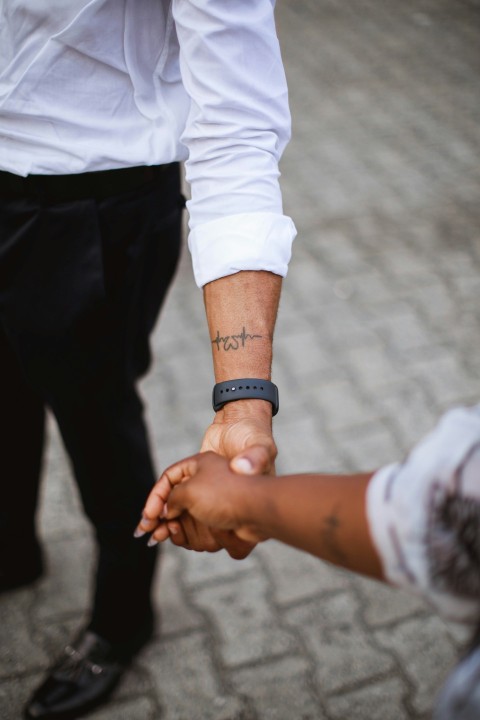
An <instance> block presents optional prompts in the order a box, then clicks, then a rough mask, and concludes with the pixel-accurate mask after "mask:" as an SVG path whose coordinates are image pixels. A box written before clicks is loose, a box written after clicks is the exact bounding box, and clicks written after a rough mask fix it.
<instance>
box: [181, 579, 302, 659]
mask: <svg viewBox="0 0 480 720" xmlns="http://www.w3.org/2000/svg"><path fill="white" fill-rule="evenodd" d="M268 593H269V588H268V586H267V583H266V580H265V577H264V576H263V574H261V573H258V572H257V573H249V574H244V575H241V576H239V577H238V578H236V579H235V580H232V581H230V582H225V583H222V584H221V585H215V586H209V587H205V588H201V589H199V590H197V592H196V593H195V597H194V603H195V605H198V607H200V608H201V609H202V610H203V611H204V612H205V613H206V614H207V615H208V617H209V619H210V622H211V623H213V625H214V628H215V632H216V633H217V634H218V638H219V653H220V655H221V658H222V661H223V663H224V664H225V665H227V666H229V667H232V666H237V665H242V664H245V663H251V662H255V661H258V660H260V659H261V658H262V657H270V656H275V655H282V654H285V653H287V652H292V650H293V649H294V648H295V646H296V640H295V638H294V636H293V635H292V634H291V633H289V632H288V631H287V630H285V629H284V628H283V627H281V626H280V622H279V618H278V617H277V616H276V614H275V613H274V612H272V608H271V605H270V603H269V596H268Z"/></svg>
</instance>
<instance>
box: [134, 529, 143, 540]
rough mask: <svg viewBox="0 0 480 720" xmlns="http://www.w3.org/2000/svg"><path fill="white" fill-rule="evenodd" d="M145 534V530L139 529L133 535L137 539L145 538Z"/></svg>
mask: <svg viewBox="0 0 480 720" xmlns="http://www.w3.org/2000/svg"><path fill="white" fill-rule="evenodd" d="M145 532H146V531H145V530H140V528H138V527H137V529H136V530H135V532H134V533H133V537H135V538H140V537H143V536H144V535H145Z"/></svg>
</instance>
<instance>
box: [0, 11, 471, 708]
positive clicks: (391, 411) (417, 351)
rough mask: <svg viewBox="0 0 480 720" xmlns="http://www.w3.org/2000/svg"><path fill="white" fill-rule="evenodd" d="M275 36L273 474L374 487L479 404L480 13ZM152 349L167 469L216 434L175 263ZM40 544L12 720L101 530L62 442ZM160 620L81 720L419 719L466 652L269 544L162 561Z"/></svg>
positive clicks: (53, 451) (318, 26) (3, 699)
mask: <svg viewBox="0 0 480 720" xmlns="http://www.w3.org/2000/svg"><path fill="white" fill-rule="evenodd" d="M277 20H278V29H279V35H280V38H281V44H282V48H283V54H284V60H285V65H286V71H287V75H288V79H289V85H290V95H291V107H292V114H293V129H294V130H293V139H292V142H291V144H290V145H289V147H288V149H287V152H286V154H285V158H284V160H283V162H282V171H283V188H284V197H285V208H286V212H288V213H289V214H291V215H292V216H293V217H294V219H295V222H296V224H297V227H298V230H299V237H298V239H297V240H296V242H295V248H294V257H293V260H292V263H291V267H290V272H289V276H288V279H287V281H286V282H285V287H284V293H283V298H282V307H281V312H280V316H279V321H278V326H277V335H276V357H275V371H274V377H275V379H276V381H277V382H278V384H279V385H280V389H281V406H282V411H281V414H280V415H279V416H278V418H277V419H276V421H275V427H276V437H277V441H278V444H279V446H280V454H279V461H278V470H279V471H280V472H289V471H298V470H312V469H319V470H320V469H321V470H351V469H360V468H363V469H366V468H371V467H374V466H376V465H378V464H380V463H383V462H387V461H390V460H393V459H396V458H399V457H401V456H402V455H403V453H404V452H406V451H407V449H408V448H409V447H410V446H411V445H412V443H414V442H415V441H416V440H417V439H418V438H419V437H420V436H421V435H422V434H423V433H425V432H426V431H427V430H428V429H429V428H431V427H432V425H433V423H434V422H435V420H436V418H437V417H438V416H439V414H440V413H441V412H442V411H443V410H445V409H446V408H448V407H451V406H452V405H455V404H456V403H472V402H476V401H478V397H479V391H480V372H479V366H478V357H479V356H480V352H479V350H480V339H479V338H480V332H479V331H480V311H479V305H478V296H479V291H480V242H479V241H480V202H479V195H480V123H479V120H480V3H479V2H478V0H458V1H457V2H455V3H452V2H450V1H449V0H415V1H414V0H404V2H401V3H400V2H397V0H358V2H355V3H338V2H335V1H334V0H302V2H299V1H298V0H279V3H278V6H277ZM154 349H155V358H156V360H155V364H154V367H153V369H152V372H151V373H150V375H149V377H148V378H147V379H146V381H145V382H144V383H143V386H142V390H143V394H144V396H145V398H146V402H147V406H148V412H149V418H150V425H151V434H152V440H153V445H154V447H155V453H156V455H157V464H158V467H159V468H160V467H162V466H165V465H166V464H168V463H170V462H173V461H174V460H176V459H178V458H179V457H180V456H183V455H186V454H189V453H192V452H195V451H196V449H197V448H198V443H199V439H200V437H201V435H202V432H203V429H204V428H205V426H206V425H207V424H208V423H209V421H210V419H211V416H212V411H211V409H210V388H211V383H212V372H211V367H210V359H209V354H210V343H209V341H208V336H207V330H206V324H205V320H204V318H203V310H202V302H201V294H200V292H199V291H198V290H197V289H196V288H195V286H194V284H193V280H192V273H191V269H190V265H189V258H188V257H187V254H186V253H185V255H184V258H183V261H182V264H181V267H180V270H179V274H178V278H177V282H176V285H175V287H174V289H173V290H172V292H171V294H170V297H169V299H168V302H167V306H166V309H165V312H164V314H163V316H162V318H161V321H160V323H159V327H158V330H157V332H156V333H155V337H154ZM186 376H188V377H189V379H190V380H189V384H188V388H186V387H185V385H184V382H183V380H184V378H185V377H186ZM181 380H182V382H181ZM40 522H41V530H42V536H43V538H44V542H45V548H46V553H47V557H48V562H49V567H50V573H49V574H48V575H47V576H46V577H45V578H44V579H43V580H41V581H40V582H39V583H38V584H37V585H36V586H35V587H34V588H31V589H25V590H22V591H17V592H15V593H10V594H8V595H5V596H4V597H2V598H1V599H0V610H1V624H0V707H1V710H0V715H1V717H2V719H3V720H17V719H18V718H19V717H20V716H21V708H22V706H23V703H24V702H25V700H26V699H27V697H28V695H29V693H30V692H31V690H32V688H33V687H34V686H35V685H36V683H37V682H38V681H39V679H40V677H41V675H42V673H43V672H44V671H45V669H46V668H47V666H48V663H49V662H50V661H51V660H52V659H53V658H54V657H55V656H56V654H57V652H58V649H59V648H60V647H61V646H62V644H63V642H64V641H65V640H66V639H67V638H69V637H70V635H71V633H72V632H73V631H74V630H75V628H76V627H78V626H79V625H81V623H82V621H83V619H84V615H85V612H86V603H87V597H88V578H89V576H90V568H91V565H92V561H93V557H92V549H93V546H92V538H91V531H90V529H89V527H88V524H87V522H86V521H85V519H84V517H83V516H82V514H81V512H80V510H79V501H78V496H77V493H76V490H75V489H74V487H73V483H72V481H71V479H70V474H69V469H68V465H67V463H66V460H65V456H64V453H63V450H62V448H61V445H60V442H59V439H58V434H57V432H56V430H55V428H54V426H53V423H51V433H50V446H49V453H48V463H47V465H46V469H45V482H44V488H43V498H42V508H41V516H40ZM156 602H157V605H158V610H159V613H161V617H162V626H161V631H160V632H159V635H158V637H157V638H156V639H155V641H154V642H152V643H151V644H150V645H149V646H148V648H146V649H145V651H144V652H143V653H142V654H141V656H140V657H139V658H138V660H137V661H136V662H135V663H134V665H133V666H132V668H131V670H130V671H129V672H128V674H127V676H126V678H125V681H124V682H123V683H122V684H121V686H120V687H119V688H118V690H117V691H116V692H115V694H114V697H113V699H112V702H111V703H110V704H109V705H108V706H106V707H104V708H102V709H99V710H98V711H97V712H95V713H93V714H92V715H91V716H90V717H91V718H92V720H93V719H94V720H110V718H115V720H151V719H153V718H163V720H270V719H272V720H273V719H275V720H287V719H288V720H291V718H297V719H301V720H364V719H365V720H366V719H367V718H368V720H376V719H377V718H378V719H379V720H380V719H381V720H406V719H412V720H424V719H425V718H428V717H429V716H430V711H431V707H432V703H433V700H434V696H435V693H436V692H437V690H438V688H439V686H440V685H441V683H442V680H443V678H444V676H445V673H446V672H447V671H448V669H449V667H450V666H451V665H452V664H453V663H454V661H455V658H456V657H457V655H458V652H459V648H460V647H461V645H462V642H463V640H464V639H465V633H464V631H462V630H461V629H459V628H458V627H457V626H453V625H450V624H448V623H445V622H443V621H442V620H440V619H439V618H438V617H437V616H436V615H435V614H433V613H432V612H431V611H430V610H429V609H428V608H427V607H426V606H425V605H424V604H423V603H422V602H421V601H419V600H418V599H415V598H412V597H410V596H407V595H405V594H404V593H397V592H394V591H393V590H391V589H388V588H386V587H383V586H380V585H378V584H376V583H373V582H370V581H367V580H363V579H360V578H357V577H354V576H352V575H349V574H347V573H343V572H339V571H338V570H335V569H333V568H330V567H328V566H326V565H324V564H321V563H319V562H317V561H316V560H314V559H313V558H310V557H307V556H305V555H302V554H300V553H297V552H296V551H294V550H292V549H289V548H284V547H281V546H280V545H278V544H275V543H268V544H266V545H264V546H261V547H259V548H258V549H257V550H256V551H255V552H254V553H253V555H252V556H251V557H250V558H248V559H247V560H246V561H245V562H241V563H238V562H234V561H233V560H230V559H229V558H228V557H223V556H222V555H220V554H219V555H215V556H208V555H194V554H192V555H189V554H188V553H186V552H183V551H181V550H178V549H177V548H174V547H168V548H167V549H166V552H165V556H164V563H163V570H162V573H161V574H160V577H159V578H158V579H157V587H156Z"/></svg>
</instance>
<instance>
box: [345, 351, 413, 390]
mask: <svg viewBox="0 0 480 720" xmlns="http://www.w3.org/2000/svg"><path fill="white" fill-rule="evenodd" d="M345 359H346V362H348V365H349V368H350V370H351V372H352V373H354V374H355V376H356V377H358V380H359V382H360V383H361V385H362V387H364V388H366V389H368V390H371V391H373V392H376V393H378V394H381V392H382V389H383V388H384V386H385V385H390V384H391V383H395V382H398V381H399V380H400V379H401V377H402V369H401V368H400V367H396V366H395V365H396V364H395V362H392V358H391V356H389V354H388V353H387V350H386V348H385V347H384V346H382V345H381V344H380V343H376V344H369V345H366V346H363V347H356V348H354V349H352V350H350V351H349V350H348V349H347V354H346V358H345Z"/></svg>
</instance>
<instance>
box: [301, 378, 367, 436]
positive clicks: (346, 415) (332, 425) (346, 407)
mask: <svg viewBox="0 0 480 720" xmlns="http://www.w3.org/2000/svg"><path fill="white" fill-rule="evenodd" d="M312 396H313V398H314V399H315V401H316V402H317V403H318V407H319V409H320V410H321V412H322V415H323V416H324V418H325V424H326V426H327V427H328V428H329V429H330V430H332V431H338V430H343V429H346V428H349V427H352V426H355V425H363V424H364V423H365V422H368V421H370V420H375V419H376V414H375V411H374V410H373V408H372V406H371V405H370V406H367V405H366V404H365V403H364V402H363V401H362V398H361V396H360V395H359V393H358V391H357V389H356V387H355V385H354V384H353V383H352V382H349V381H340V382H331V383H325V384H323V383H322V384H320V383H319V384H318V385H317V386H316V387H314V388H312Z"/></svg>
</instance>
